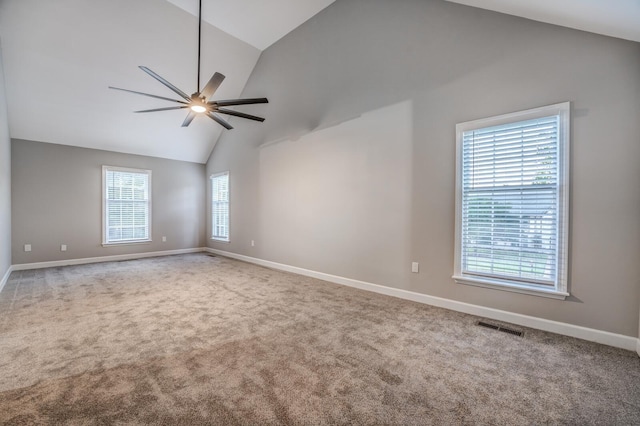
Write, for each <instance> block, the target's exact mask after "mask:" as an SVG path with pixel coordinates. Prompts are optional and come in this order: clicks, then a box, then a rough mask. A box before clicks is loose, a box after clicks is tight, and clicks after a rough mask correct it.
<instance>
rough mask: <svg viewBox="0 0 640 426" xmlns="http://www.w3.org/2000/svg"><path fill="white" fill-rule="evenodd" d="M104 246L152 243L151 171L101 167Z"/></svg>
mask: <svg viewBox="0 0 640 426" xmlns="http://www.w3.org/2000/svg"><path fill="white" fill-rule="evenodd" d="M102 193H103V200H104V201H103V204H104V207H103V209H104V210H103V227H102V233H103V234H102V235H103V236H102V242H103V244H105V245H107V244H122V243H138V242H149V241H151V170H138V169H125V168H121V167H111V166H102Z"/></svg>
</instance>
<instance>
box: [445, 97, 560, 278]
mask: <svg viewBox="0 0 640 426" xmlns="http://www.w3.org/2000/svg"><path fill="white" fill-rule="evenodd" d="M560 105H562V106H561V107H560V108H558V106H552V107H549V108H550V109H552V108H555V109H554V112H553V113H552V114H550V115H548V116H543V117H540V115H542V114H540V113H539V112H537V110H536V113H535V115H537V116H536V117H532V116H533V115H534V114H528V113H529V112H524V113H518V114H517V117H518V119H515V120H513V121H511V122H506V123H505V121H507V120H506V119H505V117H506V116H501V117H495V118H493V119H487V120H477V121H475V122H472V123H464V124H463V125H460V126H465V127H466V129H465V130H459V131H458V138H459V139H458V144H459V145H458V155H459V165H460V167H461V168H460V169H459V170H458V185H459V188H460V193H459V198H458V201H457V203H458V213H459V216H458V217H459V223H458V227H459V228H458V229H459V231H457V235H458V241H457V242H456V244H457V245H458V248H459V250H458V253H459V257H458V258H457V261H456V262H457V265H458V266H457V272H456V274H457V275H459V274H462V275H464V276H466V277H469V276H471V277H479V278H482V277H485V278H486V279H490V280H499V281H500V282H506V283H511V282H513V283H518V282H521V283H526V284H528V285H535V286H540V287H548V288H552V289H553V288H556V289H558V288H560V287H563V286H565V287H564V288H566V283H564V282H563V284H562V285H560V284H559V283H560V281H561V280H563V279H565V277H566V274H565V273H564V272H563V269H562V268H563V267H564V265H566V256H567V254H566V243H565V242H564V240H563V238H565V237H564V234H563V231H564V230H565V229H566V226H567V225H566V224H565V223H563V221H564V220H565V213H564V208H565V205H564V204H563V200H564V199H566V191H567V189H568V187H567V185H566V183H565V179H566V176H567V175H566V174H563V173H565V172H564V171H565V169H564V167H566V165H563V164H565V163H563V161H564V159H565V157H564V156H563V155H564V152H565V150H566V149H568V148H566V147H564V145H563V143H565V144H568V140H565V138H564V137H563V133H562V131H563V126H565V125H566V124H565V123H564V122H563V121H562V116H561V113H556V111H558V110H562V108H567V109H568V104H560ZM542 109H543V108H541V109H539V110H542ZM545 111H546V110H545ZM567 114H568V112H567ZM527 115H529V117H531V118H522V117H526V116H527ZM514 116H516V115H515V114H514ZM565 117H568V115H566V116H565ZM498 121H499V122H502V123H501V124H500V125H488V126H486V127H482V122H488V123H489V122H493V123H495V122H498ZM467 125H468V126H467ZM563 185H565V186H563ZM561 191H563V192H561ZM563 195H564V196H565V198H564V199H563V197H562V196H563ZM561 273H562V276H560V275H561Z"/></svg>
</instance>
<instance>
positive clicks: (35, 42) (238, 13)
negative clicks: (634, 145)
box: [0, 0, 640, 163]
mask: <svg viewBox="0 0 640 426" xmlns="http://www.w3.org/2000/svg"><path fill="white" fill-rule="evenodd" d="M333 1H335V0H305V1H299V0H269V1H267V0H233V1H228V0H227V1H222V0H203V12H202V13H203V18H204V20H205V24H204V25H203V41H202V66H201V72H202V77H201V79H202V84H204V83H205V82H206V81H207V80H208V78H209V77H210V76H211V75H212V74H213V73H214V72H216V71H217V72H221V73H222V74H224V75H226V77H227V78H226V79H225V80H224V82H223V83H222V85H221V86H220V88H219V89H218V92H217V93H216V96H215V98H217V99H228V98H237V97H240V95H241V94H242V95H243V96H245V97H261V96H264V95H265V94H264V93H242V91H243V88H244V87H245V84H246V82H247V79H248V78H249V76H250V74H251V72H252V70H253V68H254V66H255V64H256V62H257V60H258V58H259V56H260V54H261V52H262V50H263V49H266V48H268V46H270V45H271V44H273V43H275V42H276V41H277V40H279V39H280V38H281V37H283V36H284V35H286V34H287V33H289V32H290V31H291V30H293V29H294V28H296V27H297V26H299V25H300V24H302V23H304V22H305V21H306V20H308V19H309V18H311V17H313V16H314V15H315V14H317V13H318V12H320V11H321V10H322V9H324V8H325V7H327V6H329V5H330V4H331V3H333ZM449 1H453V2H457V3H462V4H466V5H471V6H476V7H482V8H487V9H491V10H496V11H498V12H503V13H509V14H513V15H518V16H524V17H528V18H530V19H535V20H539V21H543V22H550V23H554V24H557V25H565V26H569V27H572V28H578V29H582V30H586V31H593V32H598V33H602V34H606V35H610V36H614V37H620V38H626V39H630V40H635V41H640V25H637V23H638V22H640V2H638V1H637V0H563V1H561V2H560V1H555V0H536V1H535V2H532V1H531V0H449ZM197 5H198V2H197V0H136V1H129V0H109V1H105V0H103V1H100V0H93V1H86V0H56V1H50V0H0V43H1V47H2V57H3V64H4V74H5V86H6V92H7V105H8V111H9V130H10V134H11V137H12V138H18V139H30V140H36V141H42V142H50V143H57V144H65V145H74V146H81V147H88V148H96V149H104V150H110V151H117V152H126V153H132V154H141V155H150V156H156V157H164V158H172V159H177V160H185V161H193V162H199V163H204V162H206V161H207V158H208V157H209V154H210V153H211V150H212V149H213V147H214V145H215V143H216V141H217V139H218V137H219V135H220V133H221V132H222V131H226V130H224V129H222V127H220V126H219V125H218V124H216V123H214V122H213V121H211V120H209V119H206V118H203V117H199V118H197V119H196V120H194V121H193V123H191V125H190V126H189V127H187V128H183V127H181V126H180V125H181V124H182V121H183V119H184V116H185V115H186V113H185V112H184V111H166V112H156V113H148V114H133V113H132V111H134V110H141V109H148V108H159V107H165V106H171V105H170V104H169V103H167V102H166V101H162V100H159V99H153V98H148V97H143V96H138V95H134V94H128V93H124V92H118V91H114V90H108V89H107V87H108V86H117V87H123V88H126V89H132V90H136V91H141V92H147V93H153V94H157V95H160V96H166V97H170V98H172V97H175V95H174V94H173V92H171V91H170V90H168V89H167V88H166V87H164V86H162V85H161V84H160V83H158V82H157V81H155V80H154V79H152V78H151V77H150V76H148V75H147V74H145V73H144V72H142V71H141V70H140V69H138V66H139V65H145V66H147V67H149V68H151V69H152V70H153V71H155V72H156V73H158V74H160V75H161V76H162V77H164V78H165V79H167V80H168V81H170V82H171V83H173V84H174V85H176V86H177V87H179V88H181V89H182V90H183V91H185V92H187V93H192V92H195V91H196V89H197V88H196V85H197V83H196V68H197V67H196V60H197V18H196V16H195V15H196V14H197ZM238 109H239V110H241V109H242V107H238ZM251 112H252V113H255V114H257V115H262V116H264V117H266V119H267V120H268V119H269V106H268V105H261V106H254V107H252V109H251ZM229 121H230V122H231V123H232V124H233V125H236V126H260V125H261V124H260V123H256V122H252V121H247V120H243V119H240V118H231V119H230V120H229ZM231 131H233V130H231Z"/></svg>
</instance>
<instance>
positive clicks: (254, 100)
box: [209, 98, 269, 107]
mask: <svg viewBox="0 0 640 426" xmlns="http://www.w3.org/2000/svg"><path fill="white" fill-rule="evenodd" d="M268 103H269V100H268V99H267V98H248V99H226V100H224V101H211V102H209V104H211V105H217V106H221V107H226V106H234V105H251V104H268Z"/></svg>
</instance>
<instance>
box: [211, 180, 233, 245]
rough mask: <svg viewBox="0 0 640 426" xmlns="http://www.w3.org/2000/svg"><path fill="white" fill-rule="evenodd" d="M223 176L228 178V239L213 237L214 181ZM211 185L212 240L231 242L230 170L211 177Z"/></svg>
mask: <svg viewBox="0 0 640 426" xmlns="http://www.w3.org/2000/svg"><path fill="white" fill-rule="evenodd" d="M221 176H226V177H227V222H228V226H227V237H226V238H225V237H218V236H215V235H213V233H214V223H213V180H214V179H216V178H219V177H221ZM209 185H210V186H211V190H210V191H209V196H210V197H211V203H210V205H209V208H210V209H211V217H210V218H209V219H210V220H209V223H210V225H211V236H210V238H211V239H212V240H214V241H220V242H223V243H229V242H231V173H229V170H226V171H224V172H219V173H214V174H212V175H211V176H210V177H209Z"/></svg>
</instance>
